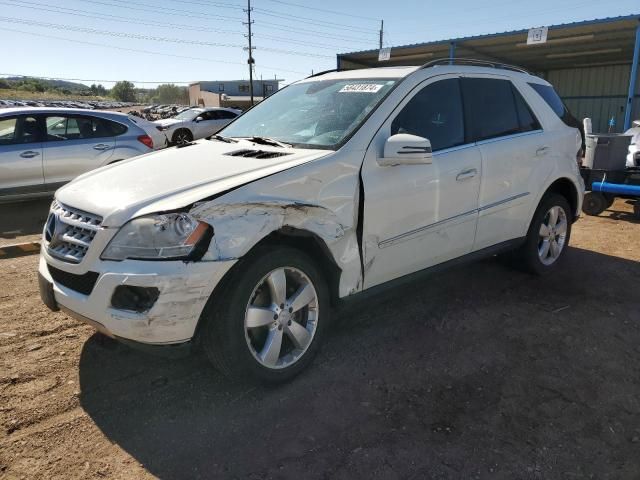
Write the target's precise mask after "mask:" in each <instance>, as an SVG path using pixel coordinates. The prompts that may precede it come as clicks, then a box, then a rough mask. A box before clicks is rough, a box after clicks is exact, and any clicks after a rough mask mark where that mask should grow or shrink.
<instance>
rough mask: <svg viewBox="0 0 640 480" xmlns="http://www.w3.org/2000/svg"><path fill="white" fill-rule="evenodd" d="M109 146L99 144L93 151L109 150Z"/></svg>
mask: <svg viewBox="0 0 640 480" xmlns="http://www.w3.org/2000/svg"><path fill="white" fill-rule="evenodd" d="M110 148H111V145H107V144H106V143H99V144H97V145H94V146H93V149H94V150H109V149H110Z"/></svg>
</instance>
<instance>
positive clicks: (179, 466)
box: [0, 201, 640, 479]
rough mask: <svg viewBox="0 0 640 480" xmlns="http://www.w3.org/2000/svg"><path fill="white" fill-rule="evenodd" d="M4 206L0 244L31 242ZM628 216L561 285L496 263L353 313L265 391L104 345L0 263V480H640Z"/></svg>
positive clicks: (26, 273)
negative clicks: (292, 373) (309, 357)
mask: <svg viewBox="0 0 640 480" xmlns="http://www.w3.org/2000/svg"><path fill="white" fill-rule="evenodd" d="M47 204H48V202H44V205H47ZM1 208H3V209H2V210H0V215H5V216H4V217H0V218H2V219H3V221H2V222H0V224H2V225H3V226H5V229H6V230H11V229H13V230H12V232H9V233H7V232H5V233H3V234H0V241H3V242H5V243H14V242H15V241H16V239H17V240H20V239H21V238H25V236H29V235H33V234H37V233H38V232H39V230H40V228H41V226H40V225H36V226H30V225H28V224H26V223H25V224H24V225H21V226H20V225H19V226H17V227H16V225H17V224H16V219H17V217H16V216H15V215H14V216H11V215H13V214H11V213H10V212H9V211H8V210H7V207H0V209H1ZM24 208H25V209H27V208H28V207H26V206H25V207H24ZM45 209H46V207H45ZM37 210H38V209H37V208H33V211H34V212H36V213H34V215H35V217H37V216H38V214H37ZM23 211H27V210H23ZM2 212H4V213H2ZM630 212H631V209H630V208H629V206H627V205H626V204H624V203H623V202H622V201H617V202H616V203H615V204H614V206H613V207H612V209H611V210H609V211H607V212H605V213H604V214H603V215H601V216H600V217H598V218H593V217H587V218H582V219H581V220H580V221H579V222H578V223H577V224H576V225H575V228H574V233H573V238H572V248H571V249H570V250H569V251H568V254H567V257H566V258H565V264H564V266H563V268H562V269H561V270H560V271H559V272H558V273H557V274H556V275H553V276H550V277H547V278H537V277H531V276H528V275H526V274H523V273H519V272H517V271H513V270H511V269H509V268H508V267H506V266H505V265H504V264H503V263H502V262H500V261H498V260H495V259H492V260H487V261H483V262H479V263H474V264H470V265H467V266H463V267H458V268H456V269H454V270H451V271H448V272H446V273H443V274H438V275H436V276H432V277H430V278H429V279H427V280H426V281H423V282H420V283H416V284H413V285H411V286H410V287H408V288H407V287H405V288H403V289H400V290H398V289H396V290H394V291H390V292H389V293H388V294H385V295H384V296H382V297H379V298H376V299H375V300H368V301H367V302H366V303H359V304H354V305H351V306H348V307H347V308H345V309H343V310H342V311H340V312H339V314H338V315H337V317H338V318H337V321H336V324H335V326H334V328H333V333H332V335H330V337H329V338H328V341H327V343H326V345H325V348H324V349H323V350H322V352H321V353H320V355H319V356H318V358H317V359H316V362H315V363H314V365H313V366H312V367H311V368H310V369H309V370H308V371H306V372H305V373H304V374H303V375H301V376H300V377H298V378H297V379H296V380H294V381H293V382H291V383H289V384H287V385H283V386H281V387H278V388H264V387H255V386H252V385H246V384H232V383H229V382H228V381H226V380H225V379H223V378H222V377H221V376H220V375H219V374H218V373H217V372H216V371H215V370H213V369H212V368H211V367H210V366H209V365H208V364H207V362H206V361H205V360H204V359H203V358H202V357H199V356H193V357H190V358H187V359H182V360H167V359H163V358H156V357H150V356H146V355H144V354H141V353H138V352H135V351H132V350H129V349H127V348H126V347H124V346H121V345H118V344H114V343H112V342H103V341H101V338H100V337H99V336H98V335H95V334H94V333H93V331H92V329H91V328H89V327H87V326H84V325H81V324H78V323H77V322H76V321H74V320H72V319H70V318H68V317H67V316H65V315H64V314H61V313H51V312H49V311H48V310H46V308H45V307H44V306H43V305H42V304H41V303H40V301H39V298H38V294H37V279H36V265H37V256H30V257H22V258H16V259H10V260H0V287H1V288H0V322H1V323H0V426H1V428H0V477H2V478H10V479H13V478H27V479H32V478H47V479H55V478H60V479H62V478H64V479H68V478H124V479H138V478H151V477H154V476H157V477H160V478H168V479H181V478H185V479H192V478H256V479H258V478H305V479H309V478H312V479H314V478H331V479H335V478H337V479H341V478H344V479H348V478H384V479H386V478H390V479H393V478H415V479H419V478H420V479H422V478H434V479H448V478H451V479H459V478H465V479H472V478H479V479H484V478H504V479H556V478H557V479H580V478H585V479H587V478H595V479H637V478H639V477H640V328H639V322H640V298H639V297H640V291H639V290H638V279H639V278H640V224H639V223H637V221H635V220H633V219H632V217H631V213H630ZM8 219H13V220H11V221H9V220H8ZM27 223H28V222H27Z"/></svg>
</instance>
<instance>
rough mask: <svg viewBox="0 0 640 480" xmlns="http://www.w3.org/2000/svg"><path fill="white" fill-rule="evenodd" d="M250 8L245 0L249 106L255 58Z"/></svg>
mask: <svg viewBox="0 0 640 480" xmlns="http://www.w3.org/2000/svg"><path fill="white" fill-rule="evenodd" d="M251 10H252V8H251V0H247V9H246V10H245V12H247V23H246V24H245V25H247V29H248V32H247V33H248V34H247V35H246V37H247V39H248V40H249V47H248V48H246V47H245V50H248V52H249V59H248V60H247V63H248V64H249V95H250V96H251V106H252V107H253V64H254V63H255V60H254V59H253V48H254V47H252V46H251V36H252V35H251V24H252V23H253V22H252V21H251Z"/></svg>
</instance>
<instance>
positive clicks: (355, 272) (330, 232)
mask: <svg viewBox="0 0 640 480" xmlns="http://www.w3.org/2000/svg"><path fill="white" fill-rule="evenodd" d="M190 213H191V215H193V216H194V217H195V218H197V219H198V220H201V221H204V222H207V223H209V224H210V225H212V226H213V229H214V235H213V239H212V241H211V245H210V247H209V251H208V252H207V254H206V255H205V257H204V258H203V259H207V260H217V261H225V260H234V259H238V258H241V257H243V256H244V255H246V254H247V253H248V252H249V251H250V250H251V249H252V248H253V247H254V246H255V245H257V244H258V243H259V242H260V241H261V240H262V239H264V238H265V237H267V236H268V235H269V234H271V233H273V232H279V231H283V230H284V229H286V228H287V227H290V228H293V229H296V230H298V231H306V232H309V233H311V234H314V235H315V236H317V237H319V238H320V239H321V240H322V241H323V242H324V243H325V245H326V247H327V249H328V251H329V252H330V253H331V255H332V256H333V260H334V262H335V263H336V264H337V265H338V266H339V267H340V269H341V271H342V274H341V276H340V285H339V289H338V290H339V294H340V296H344V295H348V294H351V293H355V291H357V289H358V286H359V285H360V281H359V280H360V253H359V249H358V242H357V238H356V232H355V228H354V225H353V223H350V224H345V222H344V220H341V219H340V218H339V217H338V216H337V215H336V214H335V213H334V212H333V211H332V210H330V209H328V208H326V207H323V206H321V205H315V204H311V203H304V202H299V201H292V200H286V199H278V198H256V199H252V200H250V201H242V202H224V201H222V199H219V200H218V201H212V202H208V203H205V204H201V205H197V206H196V207H194V208H193V209H192V210H191V212H190Z"/></svg>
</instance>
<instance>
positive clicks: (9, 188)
mask: <svg viewBox="0 0 640 480" xmlns="http://www.w3.org/2000/svg"><path fill="white" fill-rule="evenodd" d="M40 132H41V128H40V125H39V120H38V118H37V116H35V115H12V116H8V117H1V118H0V195H11V194H18V195H19V194H25V193H32V192H37V191H41V190H43V187H42V185H43V184H44V176H43V174H42V142H41V135H40Z"/></svg>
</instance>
